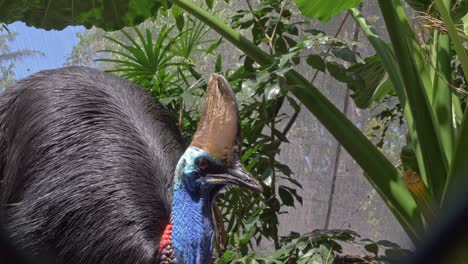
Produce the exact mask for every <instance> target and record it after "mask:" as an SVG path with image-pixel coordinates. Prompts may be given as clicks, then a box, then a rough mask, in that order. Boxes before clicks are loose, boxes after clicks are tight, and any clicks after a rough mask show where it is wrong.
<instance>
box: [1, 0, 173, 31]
mask: <svg viewBox="0 0 468 264" xmlns="http://www.w3.org/2000/svg"><path fill="white" fill-rule="evenodd" d="M169 6H170V3H169V2H168V1H166V0H114V1H107V0H95V1H73V0H63V1H1V2H0V21H2V22H4V23H7V24H10V23H13V22H16V21H23V22H25V23H26V25H28V26H35V27H39V28H44V29H58V30H60V29H63V28H65V27H67V26H70V25H83V26H85V27H86V28H91V27H92V26H97V27H101V28H103V29H105V30H117V29H121V28H123V27H125V26H133V25H138V24H140V23H141V22H143V21H145V20H146V19H147V18H149V17H151V16H153V15H154V14H155V13H156V12H157V10H158V9H159V8H161V7H166V8H167V7H169Z"/></svg>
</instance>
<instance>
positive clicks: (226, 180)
mask: <svg viewBox="0 0 468 264" xmlns="http://www.w3.org/2000/svg"><path fill="white" fill-rule="evenodd" d="M237 164H238V165H237V166H234V167H233V168H231V169H228V170H227V172H226V173H220V174H208V175H206V176H205V179H206V180H207V182H210V183H215V184H223V185H236V186H239V187H245V188H248V189H251V190H254V191H257V192H262V191H263V188H262V185H260V183H259V182H258V181H257V180H256V179H255V178H254V177H253V176H252V174H250V173H249V172H248V171H247V170H246V169H245V168H244V166H242V165H241V164H240V163H237Z"/></svg>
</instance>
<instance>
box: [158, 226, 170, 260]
mask: <svg viewBox="0 0 468 264" xmlns="http://www.w3.org/2000/svg"><path fill="white" fill-rule="evenodd" d="M171 237H172V224H168V225H167V226H166V228H165V229H164V233H163V235H162V236H161V241H160V242H159V255H161V252H162V250H163V249H164V248H165V247H166V246H167V245H169V244H171V243H172V239H171Z"/></svg>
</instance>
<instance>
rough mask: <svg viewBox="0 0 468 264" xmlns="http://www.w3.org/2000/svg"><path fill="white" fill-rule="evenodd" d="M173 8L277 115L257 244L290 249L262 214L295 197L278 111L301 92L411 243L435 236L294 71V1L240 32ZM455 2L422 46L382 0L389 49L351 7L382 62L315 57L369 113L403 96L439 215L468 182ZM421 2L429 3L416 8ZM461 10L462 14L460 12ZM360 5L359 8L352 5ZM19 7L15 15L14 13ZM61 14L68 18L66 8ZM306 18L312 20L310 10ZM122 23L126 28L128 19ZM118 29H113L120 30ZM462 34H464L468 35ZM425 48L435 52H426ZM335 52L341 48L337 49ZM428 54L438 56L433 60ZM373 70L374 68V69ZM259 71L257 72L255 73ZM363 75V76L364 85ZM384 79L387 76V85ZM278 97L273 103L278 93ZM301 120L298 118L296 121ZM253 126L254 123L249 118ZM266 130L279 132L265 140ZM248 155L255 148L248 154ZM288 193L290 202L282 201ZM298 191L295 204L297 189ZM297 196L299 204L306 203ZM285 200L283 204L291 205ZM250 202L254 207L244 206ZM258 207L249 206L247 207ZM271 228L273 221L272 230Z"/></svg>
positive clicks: (402, 188)
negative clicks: (216, 37)
mask: <svg viewBox="0 0 468 264" xmlns="http://www.w3.org/2000/svg"><path fill="white" fill-rule="evenodd" d="M4 2H5V3H7V4H10V5H11V3H12V2H13V1H8V2H7V1H4ZM128 2H132V3H135V2H138V1H136V0H135V1H128ZM143 2H145V1H143V0H142V1H140V3H143ZM170 2H171V3H173V4H174V5H175V6H178V8H181V9H183V10H185V11H186V12H187V13H190V14H192V15H193V16H194V17H196V18H197V19H199V20H200V21H202V22H203V23H205V24H206V25H207V26H209V27H211V28H212V29H214V30H215V31H216V32H218V33H219V34H220V35H221V36H223V37H224V38H225V39H226V40H227V41H229V42H231V43H232V44H234V45H235V46H236V47H238V48H239V49H240V50H242V51H243V52H244V53H245V54H246V55H247V57H246V58H245V60H244V66H243V68H241V69H239V70H236V71H234V72H228V71H227V72H225V73H224V74H225V75H227V76H228V78H229V81H230V82H232V83H234V84H237V87H236V88H237V90H238V91H239V89H240V88H242V85H241V83H245V85H244V87H247V88H248V87H249V86H252V87H254V89H252V90H253V91H254V93H251V95H250V96H251V97H252V98H253V99H254V101H253V103H254V104H259V105H261V106H262V107H265V108H263V109H268V111H265V112H263V111H262V112H254V115H253V116H255V114H258V116H257V117H264V120H263V121H262V122H263V123H261V122H260V124H259V128H258V130H253V131H257V132H258V133H259V135H261V136H259V137H253V138H263V139H262V140H264V141H261V140H260V141H259V142H261V143H260V144H261V145H259V147H261V146H264V145H268V144H269V147H270V148H271V149H270V152H268V151H267V150H265V152H264V154H265V156H264V157H263V158H262V159H260V158H259V161H258V163H253V164H255V167H252V168H251V169H253V170H254V173H255V174H256V175H257V176H261V175H264V176H265V177H264V180H267V179H269V175H273V177H271V182H268V181H266V182H265V181H264V184H265V185H269V186H270V189H269V190H270V192H268V189H267V190H266V191H265V192H264V193H263V194H262V196H261V197H258V199H257V200H254V202H255V203H256V204H258V205H259V206H258V208H259V209H258V210H256V211H254V212H252V208H248V211H240V212H242V213H243V214H244V215H248V216H250V218H252V217H255V216H256V215H258V216H260V217H261V216H265V218H263V219H261V220H260V221H258V222H260V224H259V226H257V225H254V226H255V228H254V230H253V231H252V232H253V233H252V234H254V235H253V237H255V234H256V232H258V233H259V234H262V235H265V236H267V237H268V236H270V237H272V239H273V240H274V241H275V247H276V248H279V246H280V245H279V238H278V237H277V236H276V235H275V233H277V231H276V230H277V229H276V225H277V221H276V220H275V218H274V217H273V218H271V219H268V218H266V216H267V214H263V215H262V213H263V212H274V213H275V214H277V213H279V212H280V210H279V208H280V205H281V204H280V203H278V201H279V200H278V199H277V196H276V193H277V192H278V195H279V196H280V198H283V199H284V200H289V201H290V196H289V195H285V193H288V191H282V192H280V191H279V190H280V189H279V188H276V181H275V179H276V178H275V173H276V169H277V166H276V165H275V161H274V157H275V155H276V154H277V151H278V149H279V143H281V142H285V141H286V140H284V139H285V138H286V137H282V136H280V135H281V133H278V132H276V130H278V129H277V126H276V124H277V120H276V118H278V117H279V118H281V115H278V113H279V112H278V109H279V106H281V105H282V103H283V102H284V101H285V99H286V100H289V99H288V98H293V97H290V96H289V95H288V92H292V94H293V95H294V96H295V98H297V99H299V100H300V101H301V103H302V104H303V105H304V107H305V108H307V109H308V110H309V111H311V112H312V113H313V114H314V115H315V116H316V117H317V119H318V120H319V121H320V122H322V124H323V125H324V126H325V127H326V128H327V129H328V130H329V131H330V132H331V133H332V134H333V135H334V136H335V137H336V139H337V140H338V141H339V142H340V143H341V144H342V145H343V147H344V148H345V149H346V150H347V151H348V153H349V154H350V155H351V156H352V157H353V158H354V159H355V161H356V162H357V163H358V164H359V165H360V166H361V167H362V168H363V170H364V172H365V176H366V177H367V179H368V180H369V182H370V183H371V184H372V186H373V187H374V188H375V189H376V191H377V192H378V193H379V194H380V195H381V197H382V198H383V200H384V201H385V202H386V204H387V205H388V206H389V208H390V210H391V211H392V212H393V213H394V215H395V216H396V218H397V219H398V220H399V221H400V223H401V224H402V226H403V228H404V229H405V230H406V231H407V232H408V235H409V236H410V238H411V239H412V240H413V241H414V242H415V243H419V242H420V240H421V236H422V235H424V233H425V231H424V229H425V227H428V226H429V225H427V226H425V225H424V224H423V223H428V222H429V219H427V217H426V218H425V216H427V215H428V214H427V213H426V210H427V208H426V207H424V208H422V207H420V206H418V205H420V204H422V203H421V201H419V200H418V199H419V198H418V197H419V196H418V195H417V193H416V194H415V193H412V192H410V190H408V187H407V185H405V182H403V180H402V179H401V172H400V171H399V170H398V169H397V168H395V166H394V165H393V164H392V163H391V162H390V161H389V160H388V159H387V158H386V157H385V156H384V155H382V153H381V152H380V151H379V150H378V148H376V147H375V146H374V145H373V144H372V142H370V141H369V140H368V139H367V138H366V137H365V136H364V135H363V134H362V132H361V131H359V129H358V128H356V126H354V125H353V124H352V123H351V122H350V121H349V120H348V119H347V118H346V117H345V116H344V115H343V114H342V113H341V112H340V111H339V110H338V109H336V107H335V106H334V105H333V104H332V103H331V102H330V101H329V100H328V99H327V98H326V97H325V96H323V94H321V93H320V92H319V90H318V89H317V88H316V87H315V86H313V84H311V83H310V82H309V81H308V80H307V79H305V78H304V77H303V76H302V75H300V74H299V73H298V72H297V71H295V70H294V67H295V65H296V64H297V63H298V57H297V55H298V54H300V52H301V50H302V49H303V48H302V49H301V46H300V45H301V44H304V43H306V40H305V41H300V40H297V39H294V38H293V37H291V35H293V36H294V35H295V34H294V33H295V31H294V26H295V25H294V24H293V23H286V21H287V22H289V20H288V17H290V15H291V12H288V7H287V6H286V5H287V3H288V2H285V1H280V0H276V1H275V0H269V1H263V2H262V3H260V4H259V6H258V7H256V8H255V9H254V8H252V7H250V9H249V10H244V11H241V12H239V14H238V16H235V17H234V23H233V25H232V26H228V25H227V24H226V23H224V22H223V21H222V20H220V19H219V18H217V17H216V16H215V15H213V14H211V13H209V12H207V11H206V10H205V9H202V8H200V7H199V6H197V5H195V4H194V3H192V2H190V1H187V0H171V1H170ZM208 2H209V3H210V4H209V7H211V6H212V3H213V1H208ZM298 2H300V3H303V6H302V7H303V8H302V10H303V11H304V10H305V12H308V11H307V10H312V9H313V7H314V5H315V4H316V3H317V2H318V1H298ZM347 2H349V3H351V2H352V3H353V4H354V5H356V4H358V3H359V1H347ZM411 2H412V6H413V7H416V6H418V7H417V8H421V7H424V6H425V4H424V3H426V2H425V1H411ZM452 2H453V1H449V0H436V1H435V9H434V10H432V11H431V12H430V15H431V16H434V17H436V18H437V19H438V20H440V21H443V24H444V27H443V28H439V27H435V28H430V29H428V30H427V32H426V35H427V36H430V37H429V39H428V40H426V41H425V43H423V44H424V45H421V43H419V42H418V39H417V38H416V34H415V32H414V31H413V29H412V28H411V25H410V23H409V20H408V17H407V14H406V12H405V9H404V8H403V6H402V4H401V2H400V1H399V0H395V1H388V0H379V1H378V3H379V6H380V9H381V11H382V15H383V18H384V20H385V24H386V27H387V31H388V33H389V36H390V41H391V42H390V43H386V42H385V41H384V40H383V39H382V38H381V37H380V36H379V35H378V34H377V33H376V32H375V30H373V28H372V27H371V26H370V25H369V23H368V22H367V20H366V19H365V18H364V17H363V16H362V14H360V12H359V10H358V9H351V10H350V13H351V15H352V16H353V17H354V18H355V20H356V22H357V23H358V25H359V27H360V28H361V29H362V30H363V32H364V34H365V35H366V37H367V38H368V39H369V41H370V42H371V44H372V45H373V47H374V48H375V50H376V53H377V56H378V59H377V57H374V58H368V59H367V60H366V59H364V60H363V61H362V60H361V61H358V60H357V59H356V58H355V59H356V62H352V61H348V62H350V63H356V65H351V66H349V65H341V66H343V67H341V66H337V65H335V64H334V63H330V59H334V58H333V56H329V55H328V54H329V53H328V52H326V53H325V54H315V55H318V56H319V57H320V58H319V57H317V56H314V57H311V58H310V59H309V64H310V65H311V66H312V67H315V68H317V69H321V70H326V71H327V72H329V73H330V74H331V75H332V76H334V77H335V78H337V79H338V80H340V81H344V82H347V83H348V84H349V86H350V87H351V88H352V89H353V90H354V93H355V99H359V101H358V102H359V104H360V105H361V106H362V107H368V106H369V104H370V103H371V102H372V101H376V100H377V101H378V100H380V98H383V96H384V95H385V94H386V93H387V94H388V93H390V92H394V93H395V94H396V96H397V98H398V100H399V104H400V106H401V109H402V112H403V115H404V117H405V121H406V124H407V126H408V131H409V137H408V139H409V145H408V148H406V151H405V153H406V154H408V152H411V151H412V153H413V155H409V156H411V157H415V158H416V160H417V165H418V169H419V174H418V175H416V176H417V177H421V179H422V180H423V181H424V184H425V187H426V188H427V189H428V190H429V194H428V195H430V196H431V197H429V198H428V199H427V200H430V201H435V203H434V204H432V206H433V207H434V208H429V210H430V211H435V212H437V211H438V210H434V209H440V208H443V207H444V200H445V199H446V196H448V195H450V193H451V190H452V188H453V186H457V185H459V184H460V182H461V183H463V182H462V181H461V179H463V177H464V176H466V172H467V171H468V163H466V159H465V158H464V157H466V156H467V155H468V153H467V151H468V121H467V120H468V111H466V107H465V106H464V105H463V98H464V97H463V96H464V95H462V94H459V93H457V92H455V91H460V90H459V89H452V88H453V83H452V80H451V76H452V75H453V73H454V72H458V76H460V77H463V78H462V79H464V81H467V79H468V78H467V76H468V70H467V69H468V56H467V55H466V52H465V48H464V47H463V43H462V41H464V38H463V37H462V36H460V35H459V32H460V30H458V29H457V28H456V27H457V26H456V24H455V23H454V21H458V20H460V19H461V17H462V16H460V15H459V13H460V12H459V10H460V9H459V7H460V6H463V1H455V2H454V3H452ZM162 3H163V1H159V2H157V4H161V5H162ZM415 3H419V4H420V5H415ZM421 3H422V4H421ZM460 3H461V4H460ZM452 4H453V8H451V5H452ZM4 5H6V4H4ZM31 6H32V9H34V8H36V10H37V8H43V7H40V6H39V7H36V6H34V5H31ZM323 6H326V5H323ZM350 7H352V6H346V7H344V8H350ZM10 9H12V10H14V8H10ZM53 9H54V10H55V11H60V9H59V8H57V7H56V6H54V8H53ZM2 10H5V9H2ZM104 10H106V8H101V9H100V10H99V11H98V13H101V12H103V11H104ZM76 11H77V14H78V13H80V14H87V11H88V10H84V11H83V10H80V9H77V10H76ZM179 11H180V10H179ZM18 14H19V15H18V16H16V17H15V18H13V19H29V18H25V17H24V14H25V12H18ZM62 14H66V12H62ZM270 14H273V15H270ZM305 14H306V15H308V13H305ZM127 15H128V14H127ZM10 16H11V15H9V14H1V13H0V17H1V18H2V19H3V20H4V21H7V20H8V19H12V18H11V17H10ZM57 17H58V18H59V19H60V18H62V21H59V22H56V25H55V26H56V27H58V28H60V27H62V26H63V25H64V23H65V24H66V23H70V20H69V18H68V17H67V18H66V19H63V17H61V16H57ZM124 17H125V16H124ZM176 17H177V19H178V22H177V23H176V24H177V25H178V28H182V27H181V24H182V22H183V19H181V17H180V13H179V15H177V16H176ZM47 18H48V17H41V19H38V18H37V17H33V19H32V20H34V22H35V23H36V24H38V25H41V23H44V22H43V21H48V20H47ZM97 18H99V17H98V16H93V17H91V18H90V19H88V20H87V22H86V23H94V24H96V25H101V24H105V23H104V21H100V20H99V19H97ZM134 18H136V17H134ZM5 19H7V20H5ZM116 21H118V23H121V22H122V21H120V18H118V19H116ZM119 21H120V22H119ZM135 21H136V20H134V19H133V20H132V19H130V20H128V21H126V25H131V24H132V23H135ZM181 21H182V22H181ZM118 23H116V24H114V25H113V26H115V25H118ZM51 25H52V24H51ZM234 27H240V28H241V29H247V28H251V33H252V40H248V39H247V38H245V37H243V36H242V35H241V34H240V33H239V30H235V29H234ZM442 29H444V30H442ZM461 31H462V32H463V29H461ZM447 33H448V34H447ZM312 35H313V34H312ZM309 37H310V36H309ZM291 40H292V41H291ZM304 47H307V45H304ZM423 48H427V49H426V50H423ZM329 49H330V50H332V49H333V47H332V48H329ZM348 49H349V47H348ZM265 50H267V51H265ZM345 50H346V49H345ZM427 51H429V52H427ZM426 53H427V54H429V55H428V56H426ZM332 54H333V55H334V56H335V57H338V58H339V59H340V60H345V61H346V59H345V58H349V57H347V56H343V57H341V56H342V55H340V56H336V54H335V53H333V52H332ZM452 56H453V57H452ZM322 57H323V58H322ZM351 58H352V57H351ZM453 58H455V61H458V63H459V66H457V68H456V70H454V68H452V65H454V64H453V63H451V62H452V61H453ZM254 61H255V62H256V63H257V64H256V63H254ZM379 61H380V62H379ZM379 63H380V64H379ZM220 64H221V59H220V58H219V59H217V63H216V65H220ZM337 64H338V65H340V64H339V63H337ZM372 65H373V67H370V66H372ZM376 65H377V66H378V67H377V66H376ZM334 66H336V67H334ZM348 66H349V67H348ZM382 68H383V69H384V70H385V72H386V74H385V73H384V72H383V71H382ZM218 69H220V67H218ZM252 73H255V75H249V74H252ZM386 75H388V80H386ZM254 76H255V78H254ZM356 76H358V77H359V78H360V79H355V77H356ZM380 76H382V77H381V78H378V77H380ZM455 76H457V74H455ZM239 79H251V81H249V82H250V83H252V84H253V85H250V83H248V81H242V82H241V81H239ZM459 79H460V78H459ZM389 82H391V84H392V85H391V86H392V87H393V89H390V84H389ZM363 84H364V85H363ZM360 87H364V88H365V89H366V90H360ZM244 90H245V91H246V93H248V91H249V89H244ZM379 93H380V94H379ZM269 94H271V95H273V96H269ZM376 95H378V96H376ZM257 99H258V100H257ZM296 104H297V103H296ZM255 111H257V110H255ZM291 118H292V119H293V117H291ZM243 122H245V121H244V120H243ZM268 128H269V129H268ZM256 129H257V128H256ZM264 129H266V131H268V132H270V133H269V134H267V135H263V134H262V133H263V132H264ZM246 130H247V131H248V130H249V128H248V127H247V128H246ZM284 134H285V133H284ZM244 144H245V145H246V146H247V147H250V148H249V150H252V149H253V150H252V152H253V153H252V154H250V156H247V157H246V158H245V160H247V161H250V162H252V161H251V160H249V159H250V158H251V156H252V155H253V154H256V153H258V152H257V151H258V150H257V149H255V147H256V145H255V144H254V145H252V144H251V143H249V141H247V140H246V142H244ZM249 144H250V145H249ZM259 147H257V148H259ZM247 153H248V151H247V152H246V153H245V154H244V155H246V154H247ZM267 157H268V158H267ZM260 160H264V161H265V162H264V163H265V166H262V165H263V164H262V163H260ZM268 168H269V170H268ZM255 170H257V171H255ZM463 184H464V183H463ZM463 184H462V186H463ZM280 193H282V194H283V196H284V197H281V196H282V195H281V194H280ZM289 194H290V195H291V196H293V198H294V194H293V193H292V192H289ZM285 197H288V198H285ZM296 199H297V200H299V199H298V198H297V197H296ZM284 200H283V201H282V202H283V203H284V204H287V203H286V202H285V201H284ZM293 200H294V199H293ZM240 201H241V202H244V200H240ZM248 201H249V200H245V202H248ZM250 201H251V200H250ZM246 204H247V205H252V204H250V203H246ZM225 213H226V212H225ZM227 215H229V212H227ZM231 217H232V216H231ZM234 219H236V218H234ZM263 221H264V222H263ZM275 221H276V222H275ZM255 223H257V222H255ZM263 223H267V224H266V225H265V226H263ZM246 225H247V222H246V221H245V219H243V218H239V219H238V220H236V221H234V224H233V225H232V226H231V227H235V229H234V231H235V232H231V239H230V241H232V240H234V241H235V239H234V238H236V236H237V237H238V238H242V237H243V236H242V234H245V232H244V233H242V232H240V231H238V230H242V227H243V228H244V231H245V227H246ZM239 228H240V229H239ZM262 232H265V233H262ZM255 238H256V239H258V238H257V237H255ZM241 240H244V239H241ZM249 241H250V240H249ZM247 243H249V242H247Z"/></svg>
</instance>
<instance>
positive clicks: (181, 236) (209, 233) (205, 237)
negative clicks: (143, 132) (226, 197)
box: [172, 147, 220, 264]
mask: <svg viewBox="0 0 468 264" xmlns="http://www.w3.org/2000/svg"><path fill="white" fill-rule="evenodd" d="M199 156H205V157H207V158H209V159H211V160H213V158H212V157H210V156H209V155H208V154H207V153H206V152H204V151H203V150H201V149H198V148H195V147H189V148H188V149H187V150H186V151H185V153H184V155H182V157H181V158H180V160H179V163H178V164H177V168H176V171H175V177H174V193H173V202H172V225H173V226H172V243H173V245H174V250H175V255H176V257H175V262H174V263H179V261H180V262H181V263H184V264H207V263H209V260H210V258H211V252H212V248H213V239H214V229H213V220H212V215H211V203H212V202H213V200H214V197H215V195H216V192H217V191H218V190H219V189H220V187H214V186H210V185H209V184H207V183H205V182H203V181H202V180H200V179H197V178H198V177H197V174H198V170H197V168H196V165H195V164H194V163H195V159H196V158H197V157H199Z"/></svg>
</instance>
